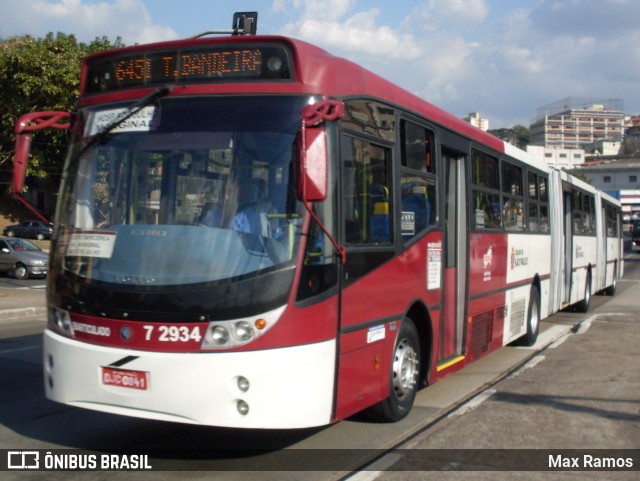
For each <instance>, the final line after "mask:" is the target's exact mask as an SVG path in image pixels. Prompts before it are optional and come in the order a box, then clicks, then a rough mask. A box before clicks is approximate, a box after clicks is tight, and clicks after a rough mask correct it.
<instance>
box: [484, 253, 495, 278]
mask: <svg viewBox="0 0 640 481" xmlns="http://www.w3.org/2000/svg"><path fill="white" fill-rule="evenodd" d="M492 266H493V246H490V247H489V250H488V251H487V252H486V254H485V255H484V256H482V267H483V269H484V273H483V277H482V278H483V280H484V282H487V281H490V280H491V267H492Z"/></svg>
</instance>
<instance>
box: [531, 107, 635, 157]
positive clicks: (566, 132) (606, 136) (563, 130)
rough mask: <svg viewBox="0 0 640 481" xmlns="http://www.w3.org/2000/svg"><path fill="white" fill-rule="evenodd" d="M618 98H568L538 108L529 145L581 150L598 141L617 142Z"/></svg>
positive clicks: (621, 131)
mask: <svg viewBox="0 0 640 481" xmlns="http://www.w3.org/2000/svg"><path fill="white" fill-rule="evenodd" d="M624 125H625V120H624V102H623V101H622V99H587V98H582V97H568V98H566V99H563V100H559V101H557V102H554V103H551V104H548V105H545V106H544V107H540V108H539V109H538V112H537V118H536V120H535V121H534V122H533V123H532V124H531V126H530V128H529V130H530V134H531V140H530V144H531V145H537V146H542V147H548V148H557V149H585V148H586V147H587V146H588V145H589V144H593V143H594V142H597V141H600V140H609V141H614V142H621V141H622V138H623V136H624Z"/></svg>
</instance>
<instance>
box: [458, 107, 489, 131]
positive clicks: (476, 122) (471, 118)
mask: <svg viewBox="0 0 640 481" xmlns="http://www.w3.org/2000/svg"><path fill="white" fill-rule="evenodd" d="M464 120H465V121H466V122H469V123H470V124H471V125H473V126H475V127H478V128H479V129H482V130H484V131H485V132H486V131H487V130H489V119H483V118H482V117H481V116H480V112H471V113H470V114H469V115H468V116H466V117H465V118H464Z"/></svg>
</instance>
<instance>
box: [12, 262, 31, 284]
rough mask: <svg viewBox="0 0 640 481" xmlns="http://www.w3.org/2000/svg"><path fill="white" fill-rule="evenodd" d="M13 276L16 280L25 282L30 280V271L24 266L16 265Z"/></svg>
mask: <svg viewBox="0 0 640 481" xmlns="http://www.w3.org/2000/svg"><path fill="white" fill-rule="evenodd" d="M13 275H14V277H15V278H16V279H18V280H20V281H23V280H25V279H28V278H29V270H28V269H27V267H26V266H25V265H24V264H16V265H15V267H14V268H13Z"/></svg>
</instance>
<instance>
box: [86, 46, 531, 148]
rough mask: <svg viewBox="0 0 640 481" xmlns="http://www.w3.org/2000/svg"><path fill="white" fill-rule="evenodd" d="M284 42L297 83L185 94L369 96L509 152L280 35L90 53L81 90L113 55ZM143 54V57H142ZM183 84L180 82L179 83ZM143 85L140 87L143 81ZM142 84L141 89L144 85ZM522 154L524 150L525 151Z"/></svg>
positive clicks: (134, 92)
mask: <svg viewBox="0 0 640 481" xmlns="http://www.w3.org/2000/svg"><path fill="white" fill-rule="evenodd" d="M229 44H231V45H236V46H243V45H245V44H246V45H247V46H249V45H251V44H255V45H260V44H262V45H273V44H280V45H285V46H286V47H288V48H289V49H290V51H291V52H292V57H293V59H292V63H293V70H294V72H295V83H292V82H283V81H282V80H278V81H273V82H261V83H247V82H246V81H245V82H225V83H218V82H211V83H205V82H200V83H199V84H197V85H195V84H194V85H189V86H186V87H185V89H184V90H182V93H184V94H187V93H193V94H196V93H203V94H204V93H228V94H232V93H308V94H315V95H322V96H324V97H328V98H345V97H350V96H367V97H372V98H376V99H379V100H382V101H386V102H388V103H390V104H394V105H397V106H401V107H402V108H404V109H407V110H409V111H412V112H415V113H416V114H418V115H420V116H423V117H426V118H428V119H430V120H432V121H433V122H434V123H436V124H439V125H441V126H443V127H445V128H448V129H450V130H452V131H455V132H457V133H459V134H461V135H464V136H466V137H468V138H470V139H472V140H475V141H477V142H479V143H481V144H483V145H486V146H488V147H490V148H492V149H494V150H497V151H498V152H501V153H505V152H506V149H507V147H506V146H505V145H506V144H505V142H504V141H502V140H500V139H498V138H497V137H495V136H493V135H491V134H489V133H487V132H485V131H483V130H481V129H479V128H477V127H475V126H473V125H471V124H469V123H468V122H466V121H464V120H462V119H461V118H459V117H456V116H455V115H453V114H450V113H448V112H446V111H445V110H443V109H441V108H439V107H436V106H435V105H433V104H431V103H429V102H427V101H426V100H424V99H422V98H420V97H418V96H417V95H415V94H413V93H410V92H408V91H407V90H405V89H403V88H401V87H398V86H397V85H395V84H393V83H391V82H390V81H388V80H386V79H384V78H382V77H380V76H379V75H377V74H374V73H373V72H371V71H369V70H367V69H365V68H363V67H361V66H359V65H357V64H355V63H353V62H351V61H349V60H346V59H344V58H340V57H336V56H334V55H332V54H330V53H329V52H327V51H326V50H323V49H321V48H319V47H316V46H314V45H312V44H309V43H307V42H304V41H302V40H296V39H293V38H289V37H282V36H265V35H258V36H253V35H252V36H231V37H229V36H225V37H210V38H193V39H184V40H175V41H169V42H162V43H154V44H146V45H136V46H131V47H125V48H122V49H116V50H109V51H105V52H100V53H97V54H93V55H91V56H89V57H87V58H86V59H85V61H84V64H83V71H82V82H81V92H85V87H86V85H87V69H88V66H89V65H95V64H97V63H103V62H106V61H108V60H109V59H111V58H126V57H131V56H135V55H136V54H138V55H141V54H146V53H150V52H170V51H176V52H178V51H182V50H184V49H185V48H198V47H215V46H223V45H229ZM141 58H142V57H141ZM177 83H178V84H180V82H177ZM140 86H141V85H140ZM140 86H138V87H140ZM125 90H126V92H127V93H126V94H125ZM139 95H140V91H139V88H134V89H132V88H125V89H122V90H118V91H110V92H109V93H104V94H101V93H96V94H95V95H94V94H90V95H88V94H86V93H85V94H84V95H82V96H81V98H80V101H79V105H80V106H86V105H92V104H94V105H95V104H97V103H102V102H112V101H116V100H129V99H132V98H136V97H137V96H139ZM521 152H522V151H521Z"/></svg>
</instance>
